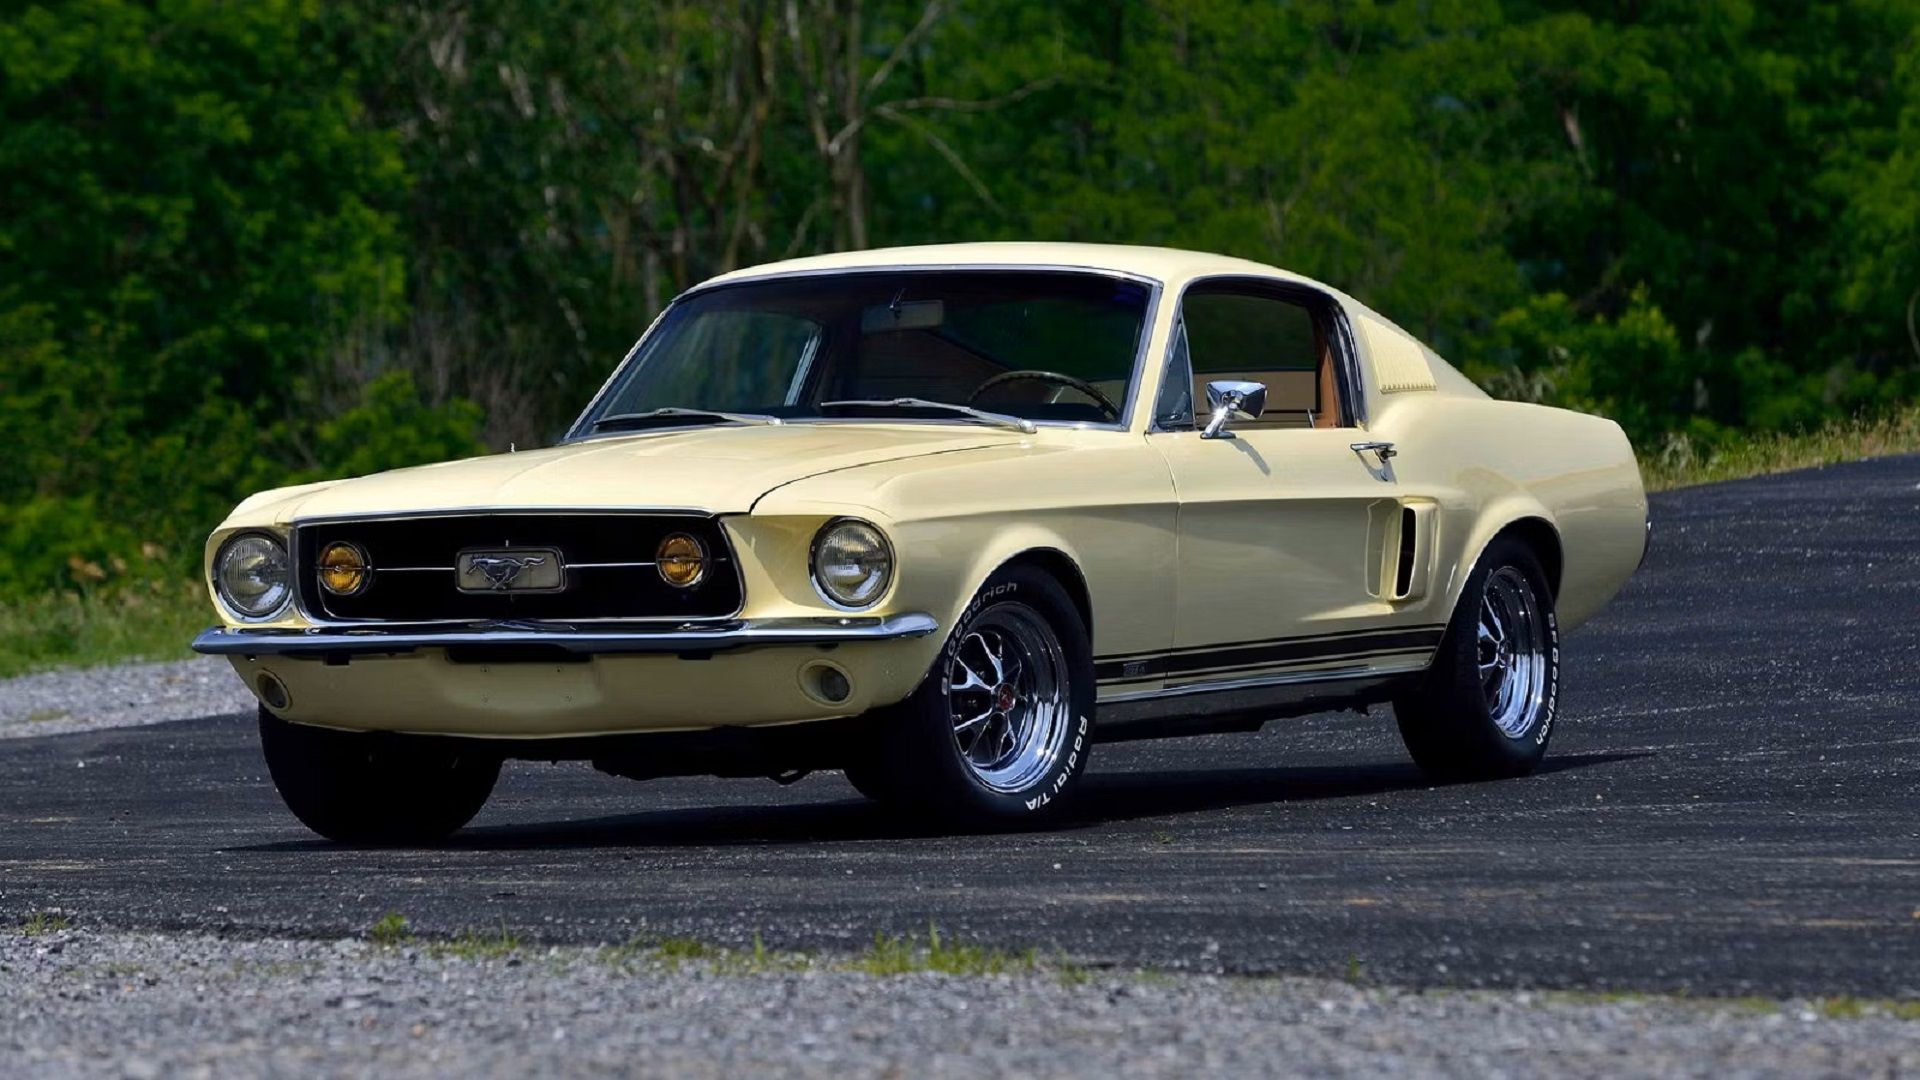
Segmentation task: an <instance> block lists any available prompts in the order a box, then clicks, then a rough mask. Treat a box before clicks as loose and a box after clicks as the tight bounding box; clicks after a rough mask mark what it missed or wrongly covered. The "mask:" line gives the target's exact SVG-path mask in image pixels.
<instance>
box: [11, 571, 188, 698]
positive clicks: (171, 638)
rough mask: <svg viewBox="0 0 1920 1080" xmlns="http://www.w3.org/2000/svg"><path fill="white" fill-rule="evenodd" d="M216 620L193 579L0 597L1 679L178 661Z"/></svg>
mask: <svg viewBox="0 0 1920 1080" xmlns="http://www.w3.org/2000/svg"><path fill="white" fill-rule="evenodd" d="M213 621H214V619H213V609H212V607H211V605H210V604H209V603H208V601H207V594H206V590H205V589H204V588H203V587H202V586H201V585H199V584H198V583H194V582H187V583H178V584H173V585H162V584H160V583H157V582H156V583H153V584H151V585H148V586H146V587H142V588H126V589H119V590H115V591H112V592H89V593H51V594H48V595H45V596H39V597H34V598H32V599H28V600H0V678H6V677H8V676H12V675H24V674H26V673H27V672H30V671H44V670H46V669H49V668H58V667H91V666H93V665H95V664H106V663H114V662H118V661H124V660H179V659H183V658H185V657H187V656H189V655H191V654H190V653H189V652H188V650H187V643H188V642H189V641H191V640H193V635H194V634H196V633H199V632H200V631H201V630H203V629H205V628H206V627H207V626H208V625H210V624H211V623H212V622H213Z"/></svg>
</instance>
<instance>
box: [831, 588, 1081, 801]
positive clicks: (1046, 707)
mask: <svg viewBox="0 0 1920 1080" xmlns="http://www.w3.org/2000/svg"><path fill="white" fill-rule="evenodd" d="M989 639H991V640H992V641H993V642H996V643H997V644H998V645H999V647H1000V652H1001V660H1002V666H1003V670H1005V671H1006V672H1007V674H1006V675H1005V677H1003V678H1001V679H1000V680H999V682H998V684H997V685H996V686H993V687H988V688H984V689H976V688H971V687H968V686H964V685H956V684H965V683H968V682H971V681H972V680H971V679H969V678H967V677H966V676H965V675H964V674H962V673H963V672H964V671H970V670H972V669H974V668H976V667H987V666H988V665H989V661H987V660H986V657H985V654H984V653H980V652H978V651H977V650H980V649H985V648H989V647H990V646H989V644H988V642H989ZM1029 648H1031V649H1032V650H1033V652H1032V653H1030V654H1029V653H1027V652H1024V651H1023V650H1026V649H1029ZM1008 657H1015V658H1017V659H1019V658H1022V657H1024V658H1023V659H1019V664H1020V668H1019V670H1018V671H1015V670H1014V669H1015V663H1014V661H1013V660H1009V659H1007V658H1008ZM1003 691H1005V693H1003ZM1008 695H1011V696H1010V697H1009V696H1008ZM1009 700H1010V701H1011V704H1008V702H1009ZM1093 703H1094V680H1093V649H1092V644H1091V641H1090V640H1089V637H1088V634H1087V627H1086V625H1085V623H1083V622H1082V620H1081V617H1080V612H1079V609H1077V608H1076V607H1075V606H1074V603H1073V601H1072V599H1071V598H1069V597H1068V596H1067V593H1066V590H1065V589H1063V588H1061V587H1060V583H1059V582H1058V581H1056V580H1054V578H1053V576H1052V575H1051V574H1048V573H1046V572H1045V571H1043V570H1041V569H1039V568H1038V567H1034V566H1024V565H1015V566H1010V567H1005V568H1002V569H1001V570H999V571H997V572H995V573H994V575H993V576H992V577H991V578H989V579H988V580H987V583H986V584H985V585H983V586H981V588H980V591H979V593H978V594H977V595H975V597H974V599H973V602H972V603H970V604H968V605H967V609H966V611H965V612H964V613H963V614H962V615H961V617H960V619H959V621H958V623H957V625H956V626H955V627H954V630H953V633H952V634H951V635H949V636H948V638H947V643H946V645H945V647H944V648H942V649H941V650H940V655H939V656H938V657H936V658H935V660H934V663H933V667H932V669H931V670H930V671H929V672H928V673H927V677H926V679H925V680H924V681H923V682H922V683H921V685H920V687H919V689H917V690H915V691H914V692H913V695H912V696H911V697H909V698H907V700H905V701H903V702H901V703H900V704H899V705H896V706H893V707H891V708H889V709H885V710H881V711H880V712H879V713H877V714H876V715H875V717H874V719H875V720H876V721H877V724H876V730H875V737H876V738H875V742H876V750H877V753H876V754H875V755H874V756H873V757H872V758H871V759H870V760H869V761H867V762H864V763H860V764H856V765H855V766H854V767H853V768H850V769H849V770H848V772H847V776H848V779H849V780H851V781H853V783H854V784H855V786H856V787H858V788H859V789H860V790H861V791H862V792H864V793H867V794H869V795H872V796H874V797H877V798H880V799H881V800H883V801H885V802H888V803H890V804H893V805H896V806H901V807H905V808H909V809H912V810H915V811H918V812H920V813H923V814H927V815H930V816H932V817H934V818H936V819H939V820H941V821H945V822H949V823H954V824H960V825H970V826H995V825H1008V824H1017V823H1035V824H1038V823H1041V822H1045V821H1047V820H1050V819H1053V818H1056V817H1058V816H1059V815H1060V813H1061V812H1062V810H1063V809H1064V808H1065V807H1066V806H1067V805H1068V804H1069V802H1070V801H1071V799H1072V797H1073V794H1074V790H1075V788H1076V786H1077V784H1076V781H1078V780H1079V778H1080V776H1081V774H1082V773H1084V772H1085V771H1086V767H1087V752H1088V750H1089V749H1090V748H1091V745H1092V742H1093V739H1092V733H1093ZM980 709H984V710H985V711H986V712H987V713H989V714H990V716H989V719H987V720H985V721H982V722H981V723H979V724H977V725H974V726H972V727H966V729H965V730H958V729H960V728H962V727H965V723H964V720H963V717H964V715H965V714H968V713H973V712H975V711H976V710H980ZM956 710H959V711H958V712H957V711H956ZM1029 732H1030V733H1031V734H1032V735H1033V739H1032V740H1029V739H1027V738H1025V737H1024V736H1023V733H1029ZM987 739H993V740H996V741H994V742H991V743H988V742H982V741H981V740H987ZM1001 746H1008V747H1012V748H1014V749H1012V750H1009V751H1008V752H1007V753H1006V755H1005V756H1004V758H996V757H995V755H996V754H997V753H998V752H999V751H998V750H997V748H998V747H1001ZM998 761H1004V762H1005V765H1004V767H1001V766H999V765H997V764H996V762H998Z"/></svg>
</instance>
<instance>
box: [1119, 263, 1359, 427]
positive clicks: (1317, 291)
mask: <svg viewBox="0 0 1920 1080" xmlns="http://www.w3.org/2000/svg"><path fill="white" fill-rule="evenodd" d="M1221 281H1246V282H1252V283H1255V284H1258V285H1265V286H1277V287H1279V288H1280V289H1281V290H1282V291H1291V292H1300V293H1307V294H1311V295H1312V296H1315V297H1318V298H1319V299H1320V300H1321V301H1323V302H1324V303H1325V304H1326V305H1327V306H1328V307H1329V308H1330V309H1331V310H1332V312H1333V316H1334V318H1333V323H1334V331H1335V332H1334V337H1335V338H1336V339H1337V344H1336V345H1335V347H1334V352H1335V354H1336V356H1335V363H1334V376H1335V380H1336V382H1337V383H1338V384H1339V385H1338V390H1339V393H1340V405H1341V409H1342V419H1343V420H1345V421H1347V422H1346V423H1343V424H1341V425H1340V426H1341V427H1351V428H1365V427H1366V426H1367V393H1366V387H1365V385H1364V384H1363V383H1362V377H1361V371H1360V349H1359V344H1358V339H1356V338H1355V337H1354V335H1353V320H1352V319H1351V318H1349V317H1348V316H1347V306H1346V304H1345V303H1343V302H1342V301H1341V299H1340V297H1338V296H1335V295H1334V294H1333V293H1332V292H1330V291H1328V290H1327V289H1326V288H1325V287H1324V286H1321V285H1316V284H1310V283H1308V282H1304V281H1296V280H1293V279H1291V278H1283V277H1273V276H1271V275H1266V274H1258V273H1241V272H1230V273H1219V274H1201V275H1199V276H1198V277H1192V278H1188V279H1187V280H1186V281H1185V282H1183V283H1182V284H1181V286H1180V291H1179V292H1177V293H1175V294H1174V297H1173V322H1172V324H1171V327H1170V328H1169V329H1168V331H1167V344H1166V346H1165V347H1164V348H1163V350H1162V355H1161V357H1160V380H1161V382H1165V381H1166V377H1167V367H1168V365H1170V364H1172V363H1173V346H1174V334H1173V328H1177V327H1182V326H1184V321H1185V320H1184V318H1183V313H1184V311H1185V304H1186V301H1187V291H1188V290H1189V289H1191V288H1193V287H1194V286H1195V285H1202V284H1206V283H1209V282H1221ZM1188 359H1189V361H1191V359H1192V355H1191V352H1189V355H1188ZM1153 393H1154V399H1155V400H1156V401H1157V400H1159V396H1160V385H1159V383H1156V384H1155V385H1154V388H1153ZM1199 414H1200V409H1199V403H1198V402H1195V403H1194V417H1195V420H1196V423H1197V421H1198V418H1199ZM1187 430H1189V429H1187V428H1170V427H1162V426H1160V424H1159V423H1158V421H1157V418H1155V417H1152V416H1149V417H1148V418H1147V434H1149V435H1169V434H1175V435H1177V434H1179V433H1180V432H1182V431H1187Z"/></svg>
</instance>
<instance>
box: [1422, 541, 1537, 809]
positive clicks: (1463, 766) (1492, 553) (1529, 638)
mask: <svg viewBox="0 0 1920 1080" xmlns="http://www.w3.org/2000/svg"><path fill="white" fill-rule="evenodd" d="M1559 699H1560V627H1559V624H1558V623H1557V622H1556V621H1555V619H1554V613H1553V590H1552V589H1551V588H1550V587H1549V585H1548V584H1547V575H1546V573H1545V571H1543V570H1542V569H1541V568H1540V560H1539V559H1538V558H1537V557H1536V556H1535V555H1534V553H1533V550H1532V549H1531V548H1529V547H1528V546H1527V545H1525V544H1523V543H1521V542H1520V541H1519V540H1516V539H1514V538H1512V537H1500V538H1498V539H1496V540H1495V541H1494V542H1493V543H1491V544H1489V545H1488V546H1487V550H1486V551H1485V552H1484V553H1483V554H1482V555H1481V557H1480V563H1479V565H1478V566H1476V567H1475V568H1474V571H1473V576H1472V577H1471V578H1469V579H1468V580H1467V586H1466V588H1465V589H1464V590H1462V591H1461V594H1460V601H1459V604H1458V605H1457V606H1456V607H1455V609H1454V613H1453V619H1452V621H1451V622H1450V623H1449V624H1448V625H1447V632H1446V636H1445V637H1444V638H1442V639H1441V642H1440V648H1439V649H1438V650H1437V651H1436V652H1435V653H1434V658H1433V666H1432V667H1431V668H1430V669H1429V670H1428V672H1427V677H1426V679H1425V681H1424V682H1423V683H1422V684H1421V685H1420V686H1419V687H1418V688H1417V689H1415V690H1413V691H1411V692H1409V693H1407V694H1403V695H1402V696H1400V697H1398V698H1396V699H1394V703H1393V713H1394V717H1395V719H1397V720H1398V721H1399V724H1400V737H1401V738H1402V739H1404V740H1405V741H1406V744H1407V750H1408V752H1409V753H1411V754H1412V755H1413V760H1414V761H1415V762H1416V763H1417V764H1418V765H1419V766H1420V767H1421V768H1422V769H1424V770H1426V771H1427V772H1429V773H1432V774H1433V775H1435V776H1438V777H1442V778H1445V779H1459V780H1467V779H1488V778H1493V777H1502V776H1524V775H1526V774H1527V773H1529V772H1532V771H1533V769H1534V767H1535V766H1537V765H1539V764H1540V759H1541V758H1542V757H1544V756H1545V755H1546V752H1547V739H1548V737H1549V736H1551V735H1552V734H1553V721H1554V714H1555V709H1556V708H1557V707H1558V705H1559Z"/></svg>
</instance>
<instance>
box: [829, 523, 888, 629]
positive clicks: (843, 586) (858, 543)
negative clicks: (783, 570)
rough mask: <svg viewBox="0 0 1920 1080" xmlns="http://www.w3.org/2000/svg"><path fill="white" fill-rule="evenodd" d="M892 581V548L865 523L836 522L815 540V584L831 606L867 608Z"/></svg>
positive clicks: (876, 531)
mask: <svg viewBox="0 0 1920 1080" xmlns="http://www.w3.org/2000/svg"><path fill="white" fill-rule="evenodd" d="M892 580H893V549H892V548H890V547H888V546H887V538H886V537H884V536H882V535H880V530H879V529H876V528H874V527H873V526H871V525H869V524H867V523H866V522H864V521H833V522H828V523H827V527H826V528H824V529H821V530H820V535H818V536H816V537H815V538H814V541H813V584H814V587H815V588H816V589H818V590H819V591H820V595H821V596H823V597H825V598H826V599H827V600H829V601H831V602H832V603H835V604H838V605H840V606H841V607H850V608H862V607H867V606H869V605H871V604H872V603H873V602H874V601H876V600H878V599H880V596H881V594H882V593H884V592H886V591H887V583H888V582H890V581H892Z"/></svg>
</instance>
